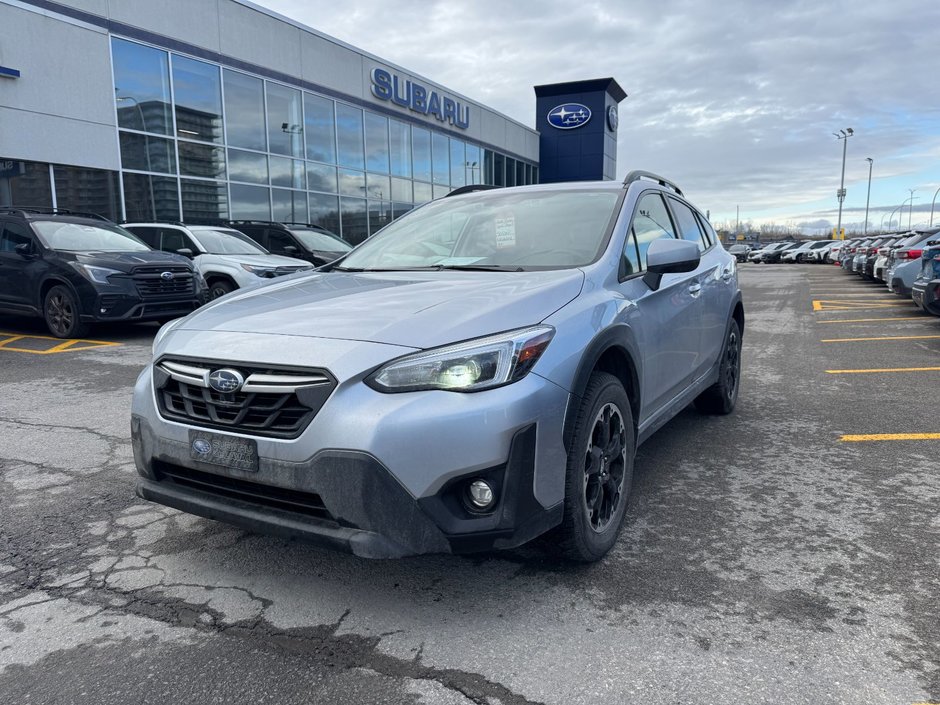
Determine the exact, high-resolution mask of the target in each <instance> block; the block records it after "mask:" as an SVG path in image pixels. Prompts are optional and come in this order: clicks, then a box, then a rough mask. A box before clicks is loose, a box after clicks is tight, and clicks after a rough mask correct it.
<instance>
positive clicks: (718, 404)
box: [695, 319, 741, 414]
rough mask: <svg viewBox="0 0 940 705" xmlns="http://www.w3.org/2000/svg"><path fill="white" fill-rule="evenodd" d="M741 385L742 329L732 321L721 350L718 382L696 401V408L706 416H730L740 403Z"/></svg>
mask: <svg viewBox="0 0 940 705" xmlns="http://www.w3.org/2000/svg"><path fill="white" fill-rule="evenodd" d="M740 385H741V328H740V326H738V322H737V321H736V320H734V319H731V321H730V323H729V324H728V334H727V336H726V338H725V344H724V346H723V347H722V349H721V363H720V365H719V368H718V381H717V382H715V384H713V385H712V386H711V387H709V388H708V389H706V390H705V391H704V392H702V393H701V394H700V395H699V396H698V397H697V398H696V399H695V407H696V408H697V409H698V410H699V411H702V412H704V413H706V414H730V413H731V412H732V411H734V406H735V404H736V403H737V401H738V390H739V388H740Z"/></svg>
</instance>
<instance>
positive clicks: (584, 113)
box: [548, 103, 591, 130]
mask: <svg viewBox="0 0 940 705" xmlns="http://www.w3.org/2000/svg"><path fill="white" fill-rule="evenodd" d="M590 119H591V109H590V108H589V107H587V106H586V105H581V104H580V103H565V104H564V105H558V106H555V107H554V108H552V109H551V110H549V111H548V124H549V125H551V126H552V127H557V128H558V129H559V130H573V129H574V128H576V127H581V125H583V124H584V123H586V122H587V121H588V120H590Z"/></svg>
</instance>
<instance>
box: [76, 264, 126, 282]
mask: <svg viewBox="0 0 940 705" xmlns="http://www.w3.org/2000/svg"><path fill="white" fill-rule="evenodd" d="M72 266H73V267H75V269H77V270H78V271H79V272H80V273H81V274H82V275H84V277H85V278H86V279H88V280H89V281H92V282H94V283H95V284H110V282H109V281H108V277H110V276H111V275H112V274H124V272H122V271H120V270H117V269H108V268H107V267H95V266H94V265H91V264H82V263H81V262H72Z"/></svg>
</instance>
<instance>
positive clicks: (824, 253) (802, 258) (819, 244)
mask: <svg viewBox="0 0 940 705" xmlns="http://www.w3.org/2000/svg"><path fill="white" fill-rule="evenodd" d="M837 244H838V241H835V240H802V241H797V240H784V241H779V242H771V243H768V244H766V245H761V246H759V247H751V246H750V245H732V246H731V247H730V248H728V252H730V253H731V254H733V255H734V256H735V257H736V258H737V260H738V262H754V263H757V264H760V263H763V264H776V263H779V262H786V263H790V264H803V263H805V262H814V263H822V262H828V261H829V260H828V259H827V257H828V255H829V252H830V251H831V250H832V248H833V247H834V246H835V245H837Z"/></svg>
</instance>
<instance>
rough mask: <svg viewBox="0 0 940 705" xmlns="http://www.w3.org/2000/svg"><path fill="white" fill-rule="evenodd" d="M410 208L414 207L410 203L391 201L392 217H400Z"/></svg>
mask: <svg viewBox="0 0 940 705" xmlns="http://www.w3.org/2000/svg"><path fill="white" fill-rule="evenodd" d="M412 209H414V206H413V205H411V204H410V203H393V204H392V218H393V219H394V218H401V217H402V216H403V215H404V214H405V213H407V212H408V211H410V210H412Z"/></svg>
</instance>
